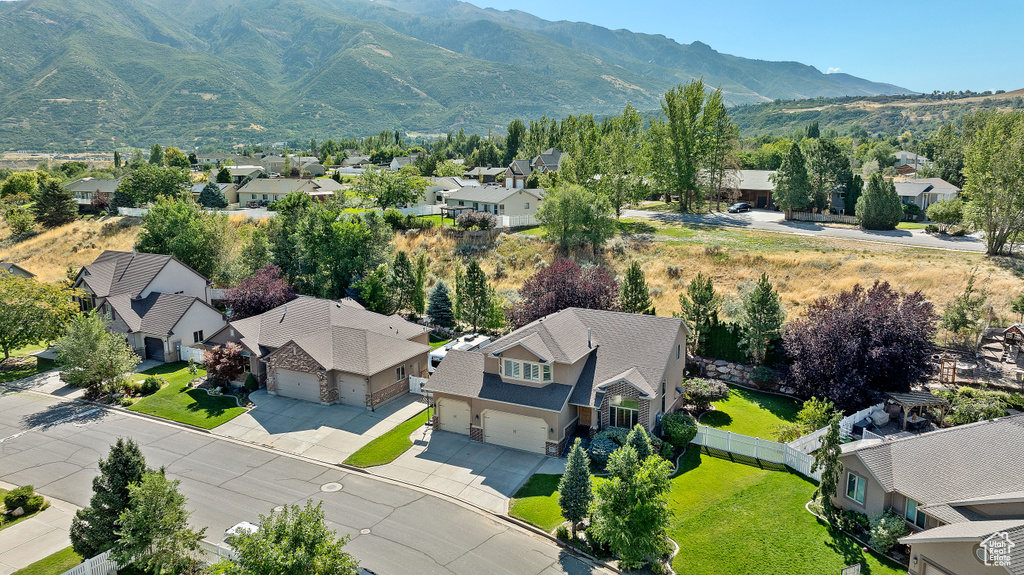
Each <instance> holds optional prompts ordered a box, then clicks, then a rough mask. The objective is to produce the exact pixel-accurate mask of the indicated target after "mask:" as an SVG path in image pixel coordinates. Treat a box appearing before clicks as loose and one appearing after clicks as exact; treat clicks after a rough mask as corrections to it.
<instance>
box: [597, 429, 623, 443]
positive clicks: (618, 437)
mask: <svg viewBox="0 0 1024 575" xmlns="http://www.w3.org/2000/svg"><path fill="white" fill-rule="evenodd" d="M627 437H629V430H628V429H623V428H621V427H609V428H608V429H605V430H603V431H599V432H598V433H597V434H596V435H594V439H611V440H612V441H614V442H615V444H616V445H618V446H620V447H621V446H623V445H625V444H626V438H627Z"/></svg>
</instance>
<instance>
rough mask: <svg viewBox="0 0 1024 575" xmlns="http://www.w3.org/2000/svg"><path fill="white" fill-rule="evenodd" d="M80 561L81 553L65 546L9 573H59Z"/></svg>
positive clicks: (38, 574) (58, 574) (46, 574)
mask: <svg viewBox="0 0 1024 575" xmlns="http://www.w3.org/2000/svg"><path fill="white" fill-rule="evenodd" d="M81 562H82V556H81V555H79V554H78V553H75V550H74V549H72V548H71V547H65V548H64V549H61V550H60V551H58V552H56V553H54V554H53V555H50V556H49V557H45V558H43V559H40V560H39V561H36V562H35V563H33V564H31V565H29V566H28V567H24V568H22V569H18V570H17V571H15V572H14V573H12V574H11V575H60V574H61V573H64V572H65V571H67V570H68V569H71V568H72V567H75V566H76V565H78V564H80V563H81Z"/></svg>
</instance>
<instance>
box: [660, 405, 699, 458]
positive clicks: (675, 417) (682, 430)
mask: <svg viewBox="0 0 1024 575" xmlns="http://www.w3.org/2000/svg"><path fill="white" fill-rule="evenodd" d="M661 431H662V433H663V434H664V435H665V439H667V440H668V443H670V444H672V446H673V447H675V448H676V449H683V448H685V447H686V446H687V445H689V443H690V442H691V441H693V438H694V437H696V436H697V421H696V420H695V419H694V418H693V417H691V416H690V415H689V414H687V413H684V412H681V411H677V412H675V413H668V414H665V416H664V417H662V418H661Z"/></svg>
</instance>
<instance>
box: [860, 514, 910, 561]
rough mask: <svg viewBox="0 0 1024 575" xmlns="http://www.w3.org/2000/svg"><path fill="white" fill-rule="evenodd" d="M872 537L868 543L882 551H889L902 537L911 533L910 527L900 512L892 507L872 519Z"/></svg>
mask: <svg viewBox="0 0 1024 575" xmlns="http://www.w3.org/2000/svg"><path fill="white" fill-rule="evenodd" d="M870 525H871V539H870V540H868V543H869V544H870V545H871V546H872V547H874V548H875V549H878V550H879V551H881V552H882V553H888V552H889V550H890V549H892V547H893V545H896V543H897V541H898V540H899V538H900V537H905V536H906V535H907V534H909V533H910V528H909V527H907V524H906V522H905V521H904V520H903V517H901V516H900V515H899V514H898V513H896V512H895V511H893V510H892V509H890V510H888V511H886V512H885V513H883V514H882V515H879V516H878V517H875V518H874V519H872V520H871V523H870Z"/></svg>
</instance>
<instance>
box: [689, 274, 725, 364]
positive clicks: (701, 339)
mask: <svg viewBox="0 0 1024 575" xmlns="http://www.w3.org/2000/svg"><path fill="white" fill-rule="evenodd" d="M679 307H680V308H681V310H682V313H681V314H680V316H681V317H682V318H683V319H684V320H686V324H687V326H688V327H689V328H690V333H691V335H693V337H692V338H691V339H690V343H691V344H692V345H691V349H692V350H693V352H694V353H700V352H701V351H702V350H703V348H704V343H705V342H706V340H707V337H708V330H710V329H711V326H713V325H714V324H715V322H717V321H718V310H719V309H721V307H722V298H721V297H719V296H718V295H716V294H715V285H714V283H713V282H712V281H711V277H710V276H705V275H704V274H702V273H699V272H698V273H697V276H696V277H695V278H693V280H692V281H690V285H689V286H687V288H686V293H684V294H679Z"/></svg>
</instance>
